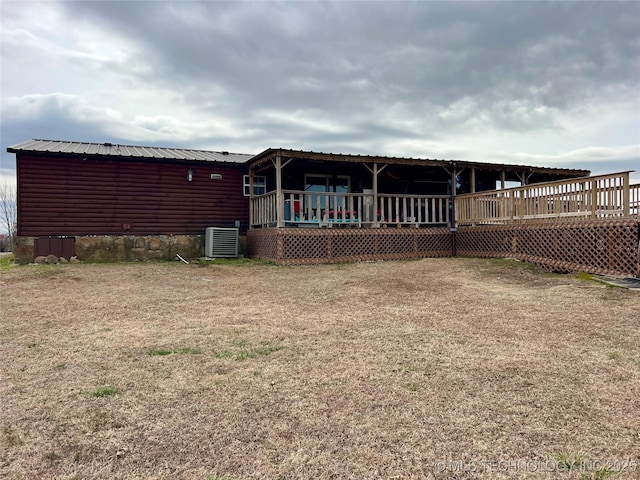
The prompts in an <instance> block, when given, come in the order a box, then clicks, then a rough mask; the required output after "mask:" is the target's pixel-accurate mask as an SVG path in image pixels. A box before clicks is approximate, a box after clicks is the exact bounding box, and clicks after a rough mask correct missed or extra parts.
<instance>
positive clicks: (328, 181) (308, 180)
mask: <svg viewBox="0 0 640 480" xmlns="http://www.w3.org/2000/svg"><path fill="white" fill-rule="evenodd" d="M350 180H351V179H350V177H349V176H347V175H335V176H331V175H323V174H309V175H305V176H304V183H305V187H304V189H305V190H306V191H307V192H333V193H349V191H350V183H351V182H350ZM320 202H321V207H322V208H325V205H324V202H325V199H324V197H321V198H320ZM333 202H334V197H330V198H329V208H333Z"/></svg>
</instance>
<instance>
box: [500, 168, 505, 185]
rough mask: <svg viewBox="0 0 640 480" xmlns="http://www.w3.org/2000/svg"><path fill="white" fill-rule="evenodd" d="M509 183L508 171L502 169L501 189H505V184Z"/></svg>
mask: <svg viewBox="0 0 640 480" xmlns="http://www.w3.org/2000/svg"><path fill="white" fill-rule="evenodd" d="M506 184H507V172H505V171H504V170H501V171H500V189H501V190H504V187H505V185H506Z"/></svg>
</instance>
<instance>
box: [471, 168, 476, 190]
mask: <svg viewBox="0 0 640 480" xmlns="http://www.w3.org/2000/svg"><path fill="white" fill-rule="evenodd" d="M470 181H471V193H476V167H471V180H470Z"/></svg>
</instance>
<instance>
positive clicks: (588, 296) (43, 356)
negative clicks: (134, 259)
mask: <svg viewBox="0 0 640 480" xmlns="http://www.w3.org/2000/svg"><path fill="white" fill-rule="evenodd" d="M0 285H1V289H2V290H1V293H2V304H1V307H2V310H1V323H0V360H1V363H0V402H1V403H0V428H1V431H0V477H3V478H70V479H71V478H78V479H80V478H82V479H84V478H104V479H107V478H109V479H110V478H167V479H168V478H185V479H203V480H204V479H218V480H219V479H243V478H303V479H306V478H308V479H311V478H314V479H315V478H354V479H363V478H487V479H489V478H566V479H571V478H576V479H578V478H580V479H586V478H593V479H595V478H604V477H605V476H606V473H614V472H613V471H617V472H618V473H617V474H616V475H613V476H612V477H611V478H638V477H640V459H639V458H638V455H639V452H640V294H639V293H637V292H632V291H627V290H623V289H618V288H608V287H605V286H603V285H601V284H599V283H597V282H594V281H590V280H586V279H584V278H580V277H576V276H568V275H550V274H545V273H541V272H538V271H536V270H534V269H532V268H530V267H528V266H526V265H523V264H519V263H517V262H510V261H490V260H475V259H426V260H421V261H411V262H381V263H362V264H353V265H327V266H313V267H291V268H285V267H274V266H271V265H264V264H258V263H252V262H244V263H240V264H237V265H236V264H234V265H230V264H223V265H220V264H218V265H216V264H214V265H206V266H205V265H184V264H181V263H148V264H117V265H60V266H26V267H14V268H11V269H9V270H5V271H4V272H2V273H0ZM581 460H583V461H584V463H583V464H582V466H580V461H581ZM571 463H573V464H574V465H573V466H572V467H573V468H571V470H569V466H571V465H570V464H571ZM567 465H569V466H567ZM461 469H462V471H460V470H461ZM603 469H605V470H603ZM533 470H536V472H535V473H532V471H533Z"/></svg>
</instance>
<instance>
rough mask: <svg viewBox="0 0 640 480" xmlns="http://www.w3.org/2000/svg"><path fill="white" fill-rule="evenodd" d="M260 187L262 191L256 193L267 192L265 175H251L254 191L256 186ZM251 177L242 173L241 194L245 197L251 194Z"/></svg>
mask: <svg viewBox="0 0 640 480" xmlns="http://www.w3.org/2000/svg"><path fill="white" fill-rule="evenodd" d="M260 187H262V189H263V192H262V193H258V194H257V195H264V194H265V193H267V177H265V176H264V175H255V176H254V177H253V190H254V191H255V189H256V188H260ZM250 188H251V179H250V177H249V175H243V176H242V194H243V195H244V196H245V197H249V196H250V194H251V190H250Z"/></svg>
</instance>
